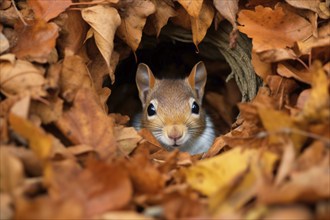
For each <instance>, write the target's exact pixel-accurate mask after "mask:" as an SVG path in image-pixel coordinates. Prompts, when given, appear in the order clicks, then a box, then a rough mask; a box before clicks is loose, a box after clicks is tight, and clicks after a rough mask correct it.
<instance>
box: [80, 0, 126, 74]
mask: <svg viewBox="0 0 330 220" xmlns="http://www.w3.org/2000/svg"><path fill="white" fill-rule="evenodd" d="M82 17H83V19H84V20H85V21H86V22H87V23H88V24H89V25H90V26H91V29H90V30H89V31H90V32H92V35H93V36H94V39H95V43H96V45H97V47H98V49H99V50H100V53H101V54H102V56H103V58H104V60H105V62H106V64H107V66H108V69H109V71H110V67H111V61H110V60H111V55H112V51H113V46H114V45H113V40H114V36H115V33H116V30H117V28H118V26H119V25H120V23H121V19H120V17H119V14H118V12H117V10H116V9H114V8H111V7H107V6H104V5H96V6H92V7H89V8H85V9H83V10H82ZM112 80H114V78H112Z"/></svg>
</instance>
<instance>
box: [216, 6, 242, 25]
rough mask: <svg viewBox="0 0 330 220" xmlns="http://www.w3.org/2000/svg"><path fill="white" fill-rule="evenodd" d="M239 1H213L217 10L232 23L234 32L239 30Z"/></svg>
mask: <svg viewBox="0 0 330 220" xmlns="http://www.w3.org/2000/svg"><path fill="white" fill-rule="evenodd" d="M238 1H239V0H213V3H214V6H215V8H216V9H217V10H218V12H219V13H220V14H221V15H222V16H223V17H224V18H225V19H227V20H228V21H229V22H230V23H231V25H232V26H233V29H234V30H236V29H237V24H236V14H237V12H238Z"/></svg>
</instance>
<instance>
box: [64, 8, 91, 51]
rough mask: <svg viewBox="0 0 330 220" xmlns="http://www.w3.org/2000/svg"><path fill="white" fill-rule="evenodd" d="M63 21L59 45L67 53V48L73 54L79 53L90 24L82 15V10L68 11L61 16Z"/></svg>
mask: <svg viewBox="0 0 330 220" xmlns="http://www.w3.org/2000/svg"><path fill="white" fill-rule="evenodd" d="M60 18H62V19H63V21H62V23H61V24H59V26H60V28H61V31H60V36H59V38H58V41H57V47H58V48H59V50H60V51H64V52H65V53H66V51H67V50H69V51H71V52H72V53H73V54H77V53H78V51H79V50H80V49H81V48H82V47H83V43H84V41H85V37H86V33H87V30H88V25H87V24H86V22H84V20H83V19H82V17H81V12H80V11H67V12H65V14H64V15H63V16H61V17H58V18H57V20H59V19H60Z"/></svg>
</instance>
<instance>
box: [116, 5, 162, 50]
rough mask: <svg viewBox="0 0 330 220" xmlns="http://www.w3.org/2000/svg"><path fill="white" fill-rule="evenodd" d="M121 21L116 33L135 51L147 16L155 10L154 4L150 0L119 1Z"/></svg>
mask: <svg viewBox="0 0 330 220" xmlns="http://www.w3.org/2000/svg"><path fill="white" fill-rule="evenodd" d="M120 3H121V5H120V8H121V11H124V13H122V14H121V18H122V22H121V24H120V26H119V28H118V30H117V33H116V34H117V35H118V37H120V38H121V39H122V40H123V41H125V42H126V44H127V45H128V46H130V47H131V48H132V50H133V51H134V52H135V51H136V50H137V48H138V46H139V44H140V41H141V37H142V30H143V27H144V25H145V23H146V20H147V17H148V16H149V15H151V14H153V13H155V11H156V7H155V5H154V4H153V3H152V2H151V1H150V0H135V1H133V2H131V1H128V0H125V1H121V2H120Z"/></svg>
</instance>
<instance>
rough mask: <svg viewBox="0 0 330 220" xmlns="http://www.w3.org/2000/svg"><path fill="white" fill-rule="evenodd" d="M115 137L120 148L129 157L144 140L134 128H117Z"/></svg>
mask: <svg viewBox="0 0 330 220" xmlns="http://www.w3.org/2000/svg"><path fill="white" fill-rule="evenodd" d="M115 137H116V141H117V146H118V148H119V149H120V150H121V151H122V152H124V154H125V155H129V154H130V153H131V152H132V151H133V150H134V149H135V148H136V146H137V143H138V142H139V141H141V140H142V137H141V136H140V135H139V134H138V133H137V131H136V130H135V129H134V128H133V127H128V128H127V127H123V126H116V127H115Z"/></svg>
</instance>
